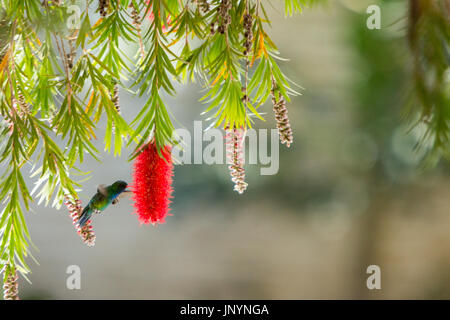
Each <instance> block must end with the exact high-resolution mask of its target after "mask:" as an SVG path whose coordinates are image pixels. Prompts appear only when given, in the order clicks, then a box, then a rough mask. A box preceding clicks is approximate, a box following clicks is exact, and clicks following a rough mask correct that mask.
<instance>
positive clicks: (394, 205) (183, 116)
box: [20, 0, 450, 299]
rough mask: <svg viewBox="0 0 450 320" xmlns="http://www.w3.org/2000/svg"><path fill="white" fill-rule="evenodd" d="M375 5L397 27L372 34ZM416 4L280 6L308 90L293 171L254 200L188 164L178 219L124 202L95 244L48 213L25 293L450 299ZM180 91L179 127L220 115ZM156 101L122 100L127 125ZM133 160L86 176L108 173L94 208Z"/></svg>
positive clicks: (295, 114)
mask: <svg viewBox="0 0 450 320" xmlns="http://www.w3.org/2000/svg"><path fill="white" fill-rule="evenodd" d="M370 4H379V5H380V6H381V8H382V29H381V30H369V29H367V27H366V19H367V18H368V14H366V8H367V7H368V5H370ZM407 4H408V2H407V1H406V0H399V1H394V0H392V1H376V0H371V1H365V0H342V1H340V0H339V1H338V0H336V1H335V0H330V1H329V2H328V5H325V6H321V7H318V8H314V9H307V10H305V11H304V13H303V14H302V15H298V16H295V17H294V18H288V19H286V18H285V17H284V14H283V8H282V4H281V2H279V1H275V2H274V3H273V7H272V6H270V5H269V6H268V8H269V15H270V16H271V17H272V19H273V28H272V29H271V30H270V35H271V36H272V37H273V39H274V40H275V41H276V43H277V44H278V46H279V49H280V51H281V53H282V56H283V57H285V58H288V59H289V60H290V61H287V62H283V63H282V65H281V67H282V69H283V70H284V72H285V73H286V74H287V76H288V77H289V78H291V79H293V80H294V81H295V82H297V83H299V84H301V85H302V87H304V88H305V90H303V91H302V93H303V95H302V96H300V97H295V98H294V99H293V102H292V103H291V104H289V105H288V108H289V115H290V120H291V124H292V125H293V129H294V135H295V138H294V144H293V146H291V148H290V149H287V148H286V147H284V146H280V170H279V173H278V174H277V175H276V176H260V175H259V167H258V166H247V168H246V169H247V182H248V183H249V188H248V190H247V191H246V193H245V194H244V195H242V196H240V195H238V194H237V193H236V192H233V191H232V183H231V181H230V178H229V175H228V170H227V168H226V166H225V165H214V166H208V165H184V166H177V167H176V169H175V178H174V187H175V198H174V201H173V204H172V214H173V216H171V217H168V219H167V223H166V224H164V225H160V226H158V227H156V228H155V227H152V226H139V223H138V221H137V218H136V217H135V216H134V215H133V214H132V211H133V208H132V206H131V202H130V200H124V201H122V202H121V203H120V204H119V205H118V206H115V207H113V208H109V209H108V210H107V211H106V212H105V213H104V214H103V215H102V216H96V217H95V218H94V227H95V232H96V235H97V241H96V246H95V247H93V248H88V247H86V246H85V245H84V244H83V243H82V241H81V239H80V238H79V236H78V235H77V234H76V232H75V231H74V228H73V226H72V223H71V219H70V218H69V215H68V213H67V211H66V209H65V208H61V209H60V210H59V211H58V210H55V209H52V208H44V207H42V206H39V207H38V206H35V207H34V208H33V210H34V212H32V213H30V214H29V215H28V216H27V222H28V224H29V226H30V230H31V236H32V239H33V242H34V243H35V245H36V246H37V247H38V248H39V251H36V250H35V251H34V256H35V257H36V258H37V260H38V261H39V265H37V264H35V263H34V262H31V269H32V271H33V272H32V274H31V275H30V279H31V281H32V282H33V284H32V285H30V284H28V283H26V282H25V280H24V279H21V286H20V293H21V297H22V298H23V299H30V298H37V299H94V298H99V299H334V298H336V299H347V298H355V299H364V298H368V299H378V298H388V299H403V298H404V299H412V298H414V299H415V298H424V299H429V298H450V250H449V247H450V232H449V230H450V214H449V213H450V210H449V208H450V175H449V173H450V171H449V166H448V163H445V162H442V163H440V164H438V165H437V167H435V168H432V169H424V168H423V167H422V166H421V160H422V158H423V156H424V154H423V150H418V151H417V150H414V146H415V145H416V143H417V141H418V139H419V138H420V136H421V134H422V133H423V132H421V128H420V127H418V128H414V129H413V130H410V129H411V128H410V126H409V123H408V121H407V120H406V119H405V118H404V116H403V115H404V111H405V108H404V101H405V95H406V94H407V90H408V85H409V83H408V81H409V75H408V71H409V68H410V57H409V52H408V47H407V42H406V39H405V33H406V22H407V21H406V15H407V14H406V13H407V11H406V10H407ZM130 50H131V49H130ZM178 92H179V94H178V96H177V97H175V98H173V97H172V98H171V97H168V98H167V100H168V105H170V106H171V110H172V111H173V113H174V116H175V118H176V119H177V120H178V122H179V124H178V125H177V127H180V126H184V127H186V128H188V129H192V128H193V121H194V120H204V119H205V118H204V117H202V116H200V115H199V114H200V112H202V111H203V109H204V108H205V106H203V105H202V104H201V103H199V102H198V99H199V98H200V97H201V95H202V92H201V89H200V88H199V87H197V86H195V85H190V86H183V87H179V88H178ZM140 103H141V102H139V103H137V102H136V99H135V98H133V97H132V96H130V95H128V94H127V93H126V92H122V93H121V105H122V110H123V111H122V112H123V113H124V116H125V117H126V119H127V120H131V119H133V116H134V114H136V111H137V109H138V107H139V105H140ZM263 108H264V109H265V110H264V111H265V112H267V115H266V118H267V120H268V121H267V122H266V123H260V124H259V126H260V127H263V128H274V127H275V123H274V120H273V115H272V110H271V105H270V104H267V105H266V106H264V107H263ZM127 109H128V110H129V111H128V112H127ZM104 126H105V124H103V129H104ZM204 127H206V124H205V125H204ZM101 130H102V128H101V126H100V131H101ZM97 145H98V146H99V147H100V149H102V148H101V145H102V137H101V135H100V136H99V140H98V141H97ZM128 152H131V149H130V150H128ZM126 156H127V154H126V153H125V155H124V156H123V157H122V158H113V157H112V156H111V155H107V154H105V155H103V163H98V162H95V161H88V162H86V163H85V164H83V165H82V168H83V169H86V170H93V173H92V179H90V180H89V181H88V182H85V183H84V188H83V193H82V196H81V197H82V201H83V202H84V203H86V202H87V201H88V200H89V198H90V196H91V195H92V194H93V193H94V192H95V190H96V186H97V185H98V184H101V183H110V182H112V181H114V180H117V179H124V180H127V181H131V170H132V165H131V163H129V162H127V160H126ZM31 181H32V180H29V183H31ZM372 264H375V265H379V266H380V267H381V286H382V289H381V290H368V289H367V287H366V279H367V277H368V276H369V275H368V274H366V268H367V267H368V266H369V265H372ZM69 265H78V266H80V268H81V272H82V287H81V290H68V289H67V288H66V279H67V277H68V274H66V269H67V267H68V266H69Z"/></svg>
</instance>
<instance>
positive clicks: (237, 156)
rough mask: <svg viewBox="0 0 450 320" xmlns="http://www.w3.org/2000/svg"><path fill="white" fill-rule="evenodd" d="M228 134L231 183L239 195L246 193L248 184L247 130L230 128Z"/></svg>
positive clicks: (227, 145)
mask: <svg viewBox="0 0 450 320" xmlns="http://www.w3.org/2000/svg"><path fill="white" fill-rule="evenodd" d="M225 132H226V152H227V163H228V164H229V166H228V169H229V170H230V176H231V181H233V182H234V191H237V192H238V193H239V194H242V193H244V191H245V190H246V189H247V186H248V184H247V183H246V182H245V169H244V164H245V159H244V140H245V130H244V129H243V128H235V127H234V128H232V129H231V128H229V127H227V128H226V129H225Z"/></svg>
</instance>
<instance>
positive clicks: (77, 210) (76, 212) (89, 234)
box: [64, 197, 95, 247]
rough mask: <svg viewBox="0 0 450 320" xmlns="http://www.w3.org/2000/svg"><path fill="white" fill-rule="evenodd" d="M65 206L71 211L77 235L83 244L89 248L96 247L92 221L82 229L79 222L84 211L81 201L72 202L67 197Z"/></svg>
mask: <svg viewBox="0 0 450 320" xmlns="http://www.w3.org/2000/svg"><path fill="white" fill-rule="evenodd" d="M64 204H65V205H66V207H67V210H69V213H70V217H71V218H72V221H73V225H74V226H75V229H76V230H77V233H78V234H79V235H80V237H81V238H82V239H83V242H84V243H86V245H87V246H89V247H92V246H94V245H95V234H94V230H93V227H92V225H91V221H90V220H88V222H87V223H86V224H85V225H84V226H83V227H81V228H80V225H79V224H78V220H79V219H80V215H81V212H82V210H83V208H82V206H81V201H80V200H79V199H75V200H70V199H69V197H66V199H65V200H64Z"/></svg>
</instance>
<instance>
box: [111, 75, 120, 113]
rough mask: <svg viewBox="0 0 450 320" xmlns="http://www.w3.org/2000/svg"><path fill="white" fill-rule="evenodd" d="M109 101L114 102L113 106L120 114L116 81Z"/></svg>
mask: <svg viewBox="0 0 450 320" xmlns="http://www.w3.org/2000/svg"><path fill="white" fill-rule="evenodd" d="M111 101H112V103H113V104H114V107H115V108H116V110H117V112H118V113H119V114H120V104H119V85H118V84H117V82H115V83H114V89H113V92H112V97H111Z"/></svg>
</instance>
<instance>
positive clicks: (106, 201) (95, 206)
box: [78, 180, 131, 228]
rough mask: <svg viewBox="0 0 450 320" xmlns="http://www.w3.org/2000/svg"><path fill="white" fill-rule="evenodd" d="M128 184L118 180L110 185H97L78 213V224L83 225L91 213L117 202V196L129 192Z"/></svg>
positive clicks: (100, 210)
mask: <svg viewBox="0 0 450 320" xmlns="http://www.w3.org/2000/svg"><path fill="white" fill-rule="evenodd" d="M127 186H128V184H127V183H126V182H125V181H122V180H118V181H116V182H114V183H113V184H112V185H110V186H105V185H103V184H101V185H99V186H98V187H97V193H96V194H95V195H94V196H93V197H92V198H91V200H90V201H89V203H88V204H87V206H86V207H84V209H83V212H82V213H81V215H80V219H79V221H78V224H79V226H80V228H81V227H83V226H84V225H85V224H86V222H87V221H88V220H89V218H90V217H91V215H92V213H100V212H102V211H103V210H105V209H106V208H107V207H108V206H109V205H110V204H113V205H115V204H117V203H118V202H119V198H121V197H123V196H125V195H127V194H130V193H131V191H130V190H128V189H127Z"/></svg>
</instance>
